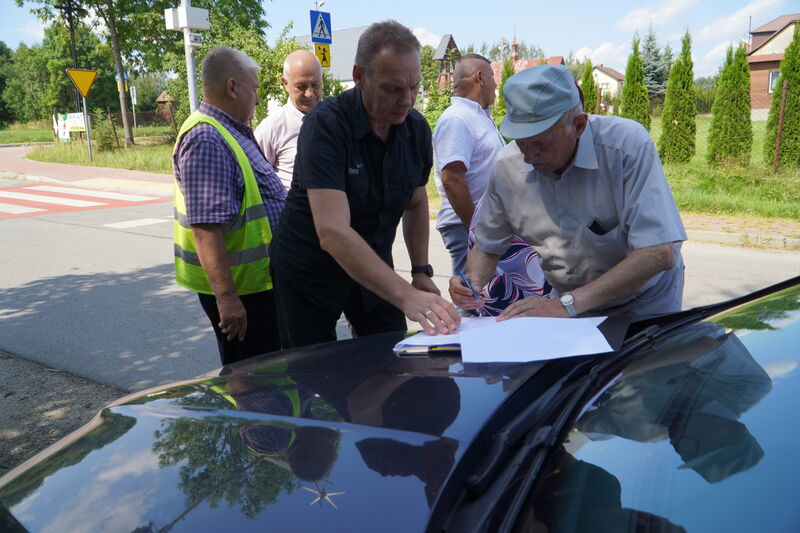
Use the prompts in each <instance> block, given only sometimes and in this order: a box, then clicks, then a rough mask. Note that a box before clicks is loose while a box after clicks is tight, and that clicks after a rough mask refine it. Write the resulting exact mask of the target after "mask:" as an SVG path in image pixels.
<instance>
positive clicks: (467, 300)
mask: <svg viewBox="0 0 800 533" xmlns="http://www.w3.org/2000/svg"><path fill="white" fill-rule="evenodd" d="M456 274H457V275H455V276H453V277H452V278H450V297H451V298H452V300H453V303H454V304H456V305H457V306H458V307H460V308H462V309H466V310H470V311H473V310H477V311H478V314H479V315H480V314H482V313H481V310H480V309H481V307H483V299H482V298H481V297H480V295H479V294H478V292H477V291H476V290H475V289H474V288H473V286H472V283H470V281H469V279H467V276H466V275H465V274H464V271H463V270H462V269H461V268H457V269H456Z"/></svg>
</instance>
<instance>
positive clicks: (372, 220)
mask: <svg viewBox="0 0 800 533" xmlns="http://www.w3.org/2000/svg"><path fill="white" fill-rule="evenodd" d="M419 49H420V44H419V41H418V40H417V39H416V37H414V35H413V33H411V31H410V30H409V29H408V28H406V27H404V26H402V25H400V24H398V23H397V22H394V21H386V22H381V23H376V24H373V25H372V26H370V27H369V28H368V29H367V30H366V31H365V32H364V33H363V34H362V35H361V38H360V39H359V42H358V49H357V52H356V62H355V63H356V64H355V65H354V66H353V79H354V80H355V82H356V87H355V88H354V89H351V90H348V91H345V92H344V93H342V94H340V95H339V96H338V97H336V98H332V99H329V100H326V101H324V102H321V103H320V104H318V105H317V106H316V107H315V108H314V109H313V110H312V111H311V112H309V114H308V115H307V116H306V119H305V121H304V122H303V127H302V128H301V130H300V136H299V138H298V142H297V159H296V160H295V167H294V179H293V182H292V188H291V190H290V191H289V195H288V197H287V202H286V207H285V209H284V211H283V214H282V216H281V223H280V226H279V229H278V231H277V232H276V233H275V236H274V240H273V242H272V245H271V247H270V257H271V261H272V262H271V265H272V269H273V275H274V279H275V286H276V296H277V300H278V314H279V320H280V321H281V334H282V336H281V342H282V343H283V345H284V347H289V346H302V345H306V344H313V343H317V342H323V341H329V340H335V339H336V332H335V327H336V321H337V319H338V318H339V316H340V315H341V313H342V311H344V314H345V316H346V317H347V318H348V320H349V321H350V324H351V326H352V327H353V329H354V330H355V333H356V334H357V335H359V336H363V335H369V334H374V333H382V332H386V331H398V330H405V329H406V322H405V317H408V318H409V319H411V320H415V321H417V322H419V323H420V325H421V326H422V327H423V328H424V329H425V330H426V331H428V332H429V333H433V332H435V331H439V332H442V333H448V332H450V331H453V330H454V329H455V328H456V327H457V326H458V324H459V321H460V319H459V316H458V313H457V312H456V310H455V308H454V307H453V305H452V304H451V303H449V302H448V301H446V300H444V299H443V298H442V297H441V296H440V295H439V291H438V289H437V288H436V286H435V285H434V283H433V280H432V279H431V276H432V275H433V272H432V269H431V268H430V265H429V264H428V233H429V226H428V197H427V194H426V192H425V184H426V182H427V180H428V175H429V173H430V169H431V165H432V159H433V156H432V148H431V132H430V128H429V127H428V125H427V123H426V122H425V119H424V118H423V117H422V115H420V114H419V113H418V112H417V111H415V110H414V109H413V105H414V102H415V100H416V97H417V92H418V91H419V87H420V82H421V81H422V77H421V74H420V64H419ZM401 218H402V219H403V234H404V236H405V240H406V245H407V247H408V252H409V257H410V259H411V264H412V266H413V267H414V268H413V269H412V281H411V283H409V282H408V281H406V280H405V279H403V278H402V277H401V276H399V275H398V274H396V273H395V272H394V270H393V268H392V266H393V264H392V243H393V241H394V237H395V232H396V229H397V225H398V223H399V222H400V219H401Z"/></svg>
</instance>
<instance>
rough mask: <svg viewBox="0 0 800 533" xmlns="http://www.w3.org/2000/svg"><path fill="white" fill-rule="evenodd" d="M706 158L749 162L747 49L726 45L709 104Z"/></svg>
mask: <svg viewBox="0 0 800 533" xmlns="http://www.w3.org/2000/svg"><path fill="white" fill-rule="evenodd" d="M711 113H712V116H711V127H710V129H709V132H708V152H707V155H706V157H707V159H708V162H709V163H710V164H712V165H719V164H730V163H735V164H740V165H747V164H749V163H750V152H751V150H752V147H753V125H752V122H751V121H750V68H749V67H748V64H747V49H746V48H745V46H744V45H743V44H742V45H739V47H738V48H737V49H736V51H734V49H733V46H729V47H728V52H727V54H726V56H725V63H724V64H723V66H722V72H721V73H720V76H719V86H718V88H717V97H716V98H715V99H714V105H713V107H712V108H711Z"/></svg>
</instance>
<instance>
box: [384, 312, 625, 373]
mask: <svg viewBox="0 0 800 533" xmlns="http://www.w3.org/2000/svg"><path fill="white" fill-rule="evenodd" d="M605 319H606V317H590V318H542V317H520V318H513V319H511V320H505V321H503V322H497V321H496V320H495V317H481V318H464V319H462V320H461V326H460V327H459V328H458V330H456V331H455V332H454V333H451V334H449V335H428V334H427V333H425V332H421V333H418V334H416V335H414V336H413V337H409V338H407V339H404V340H402V341H400V342H399V343H397V344H396V345H395V347H394V350H395V351H396V352H399V353H406V354H413V353H415V352H426V351H428V350H430V351H436V350H441V349H447V348H457V347H458V346H459V345H460V347H461V360H462V361H463V362H464V363H523V362H529V361H546V360H549V359H558V358H562V357H572V356H575V355H589V354H596V353H606V352H610V351H613V350H612V348H611V346H610V345H609V344H608V341H607V340H606V338H605V337H604V336H603V334H602V333H601V332H600V330H599V329H597V326H598V325H600V324H601V323H602V322H603V321H604V320H605Z"/></svg>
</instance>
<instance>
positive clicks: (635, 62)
mask: <svg viewBox="0 0 800 533" xmlns="http://www.w3.org/2000/svg"><path fill="white" fill-rule="evenodd" d="M632 48H633V51H632V52H631V55H629V56H628V65H627V67H626V68H625V84H624V85H623V86H622V109H621V110H620V115H621V116H623V117H625V118H629V119H631V120H635V121H636V122H639V123H640V124H641V125H642V126H644V127H645V128H647V129H648V130H649V129H650V102H649V99H648V97H647V87H646V86H645V84H644V72H643V70H642V57H641V55H640V53H639V38H638V37H634V38H633V43H632Z"/></svg>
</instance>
